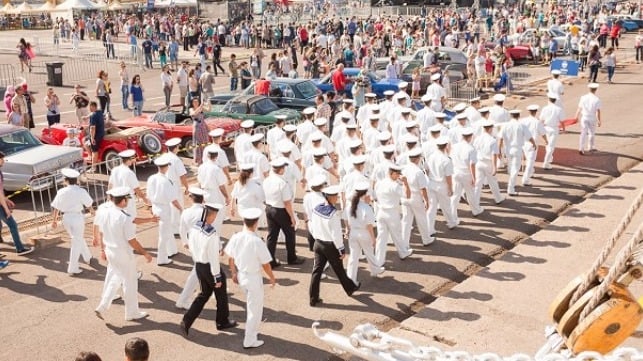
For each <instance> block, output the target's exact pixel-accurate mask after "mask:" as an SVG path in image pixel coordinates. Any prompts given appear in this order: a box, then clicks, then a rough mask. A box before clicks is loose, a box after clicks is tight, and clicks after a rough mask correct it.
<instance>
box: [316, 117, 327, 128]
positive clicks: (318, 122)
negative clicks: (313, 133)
mask: <svg viewBox="0 0 643 361" xmlns="http://www.w3.org/2000/svg"><path fill="white" fill-rule="evenodd" d="M313 124H315V125H316V126H318V127H321V126H323V125H326V124H328V119H326V118H317V119H315V121H314V122H313Z"/></svg>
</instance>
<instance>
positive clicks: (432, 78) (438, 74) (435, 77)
mask: <svg viewBox="0 0 643 361" xmlns="http://www.w3.org/2000/svg"><path fill="white" fill-rule="evenodd" d="M441 77H442V74H440V73H435V74H433V75H431V80H433V81H436V80H440V78H441Z"/></svg>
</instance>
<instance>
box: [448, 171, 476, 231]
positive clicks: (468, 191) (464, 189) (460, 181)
mask: <svg viewBox="0 0 643 361" xmlns="http://www.w3.org/2000/svg"><path fill="white" fill-rule="evenodd" d="M462 194H465V195H466V198H467V203H468V204H469V207H471V213H472V214H473V215H474V216H477V215H479V214H480V213H482V211H483V209H482V207H480V196H479V195H478V194H477V193H476V191H475V186H474V184H473V177H472V176H471V174H469V173H457V174H454V175H453V195H452V196H451V210H452V211H453V216H454V218H455V220H456V223H457V222H458V204H459V203H460V199H461V198H462Z"/></svg>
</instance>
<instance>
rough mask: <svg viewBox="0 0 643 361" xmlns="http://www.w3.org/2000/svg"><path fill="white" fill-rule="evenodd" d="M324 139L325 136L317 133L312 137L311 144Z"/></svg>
mask: <svg viewBox="0 0 643 361" xmlns="http://www.w3.org/2000/svg"><path fill="white" fill-rule="evenodd" d="M322 139H324V135H323V134H322V133H321V132H316V133H313V134H311V135H310V141H311V142H320V141H321V140H322Z"/></svg>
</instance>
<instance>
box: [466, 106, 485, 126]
mask: <svg viewBox="0 0 643 361" xmlns="http://www.w3.org/2000/svg"><path fill="white" fill-rule="evenodd" d="M464 114H465V115H466V116H467V119H469V123H470V124H473V123H475V122H477V121H479V120H480V119H482V115H481V114H480V112H479V111H478V109H476V108H474V107H473V106H471V105H469V106H468V107H467V108H466V109H465V110H464Z"/></svg>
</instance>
